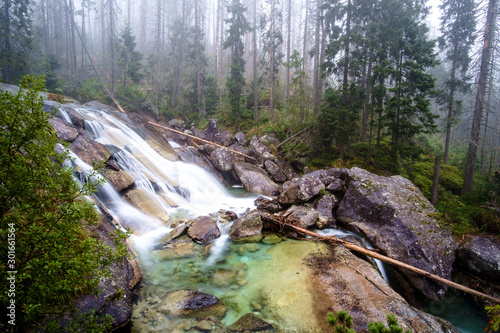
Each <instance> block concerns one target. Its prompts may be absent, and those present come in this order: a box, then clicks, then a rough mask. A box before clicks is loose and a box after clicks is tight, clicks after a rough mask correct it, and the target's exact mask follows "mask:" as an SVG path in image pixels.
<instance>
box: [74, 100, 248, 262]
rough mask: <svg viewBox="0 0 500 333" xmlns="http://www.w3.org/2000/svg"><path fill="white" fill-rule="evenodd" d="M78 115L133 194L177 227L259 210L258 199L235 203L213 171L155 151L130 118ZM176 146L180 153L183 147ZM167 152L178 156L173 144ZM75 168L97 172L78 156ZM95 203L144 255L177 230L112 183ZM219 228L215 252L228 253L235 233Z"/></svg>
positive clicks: (83, 110) (83, 111) (85, 111)
mask: <svg viewBox="0 0 500 333" xmlns="http://www.w3.org/2000/svg"><path fill="white" fill-rule="evenodd" d="M76 111H77V112H78V113H79V114H80V115H81V116H82V117H83V118H84V119H85V129H86V130H87V131H88V132H89V133H90V135H91V136H92V137H93V139H94V140H96V141H97V142H99V143H101V144H103V145H105V146H106V147H107V148H108V149H109V150H110V151H111V153H112V156H113V160H114V162H115V163H116V164H117V165H118V166H119V168H120V169H121V170H123V171H124V172H126V173H127V174H128V175H129V176H131V177H132V178H133V180H134V188H133V190H134V191H140V194H141V196H143V201H145V202H146V203H147V204H148V205H153V206H154V207H155V209H156V212H158V211H159V212H160V213H162V214H164V216H170V217H171V221H173V220H174V219H175V218H189V219H191V218H196V217H198V216H201V215H209V214H214V213H216V212H218V211H220V210H231V211H234V212H235V213H236V214H238V215H241V214H243V213H244V212H245V211H246V210H247V209H248V208H253V207H255V204H254V200H255V196H249V197H246V198H238V197H235V196H233V195H231V194H230V193H229V192H228V190H227V189H226V188H225V187H224V186H223V185H222V184H220V183H219V181H218V180H217V179H215V178H214V177H213V176H212V175H211V174H210V173H209V172H208V171H207V170H205V169H203V168H201V167H199V166H196V165H192V164H188V163H185V162H182V161H177V160H173V161H172V160H170V159H168V158H166V157H164V156H163V155H162V154H161V153H160V152H159V151H157V150H156V149H154V148H153V147H152V146H151V145H150V143H149V142H150V141H151V140H154V139H152V138H148V137H147V135H146V134H144V133H142V132H141V131H140V130H138V129H132V127H133V124H131V123H130V122H129V121H128V119H127V118H126V115H122V114H118V115H117V116H115V115H113V114H111V113H106V112H103V111H101V110H97V109H95V108H92V107H79V108H76ZM118 116H120V117H121V118H122V119H119V118H118ZM68 118H69V117H68ZM175 146H176V147H179V145H178V144H175ZM164 147H165V149H170V152H171V154H172V155H175V154H176V153H175V151H174V150H173V148H171V147H168V144H166V143H165V144H164ZM72 163H73V164H74V165H75V166H76V167H77V168H78V169H79V170H81V172H82V174H84V177H86V176H87V175H88V174H89V173H90V172H91V167H90V166H89V165H87V164H86V163H85V162H83V161H82V160H81V159H80V158H78V157H77V156H76V155H73V162H72ZM95 197H96V199H97V200H98V201H99V203H100V204H101V205H102V206H103V207H104V208H105V209H106V210H107V211H108V212H109V213H110V214H111V215H112V216H113V217H114V218H115V219H116V221H117V222H118V223H119V224H120V225H121V226H122V227H124V228H130V229H132V230H133V231H134V233H135V235H134V236H133V237H132V242H133V243H134V246H135V247H137V250H138V252H139V253H141V252H142V250H144V251H145V252H144V253H146V252H147V249H149V248H150V246H151V244H154V243H155V242H156V241H157V239H158V237H161V235H163V234H165V233H166V232H168V231H170V230H171V229H170V228H169V227H168V225H169V223H170V222H168V221H166V220H165V219H163V218H162V219H160V218H159V216H158V215H156V216H155V215H154V214H149V213H148V211H147V210H144V209H143V210H144V211H145V212H143V211H141V210H140V209H138V208H136V207H134V206H133V205H132V204H130V203H129V202H128V201H127V200H125V199H124V198H123V196H122V195H120V194H119V193H118V192H117V191H116V190H115V189H114V188H113V186H112V185H111V184H109V183H105V184H103V185H101V186H99V189H98V193H97V194H96V195H95ZM219 228H220V229H221V233H222V235H223V236H222V237H221V239H219V240H217V242H216V244H214V246H213V251H215V252H217V253H219V251H221V252H220V253H222V252H223V249H224V247H225V242H227V241H228V239H229V237H228V232H229V229H227V228H228V227H227V226H224V225H222V224H220V223H219ZM226 229H227V230H226Z"/></svg>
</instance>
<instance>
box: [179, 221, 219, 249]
mask: <svg viewBox="0 0 500 333" xmlns="http://www.w3.org/2000/svg"><path fill="white" fill-rule="evenodd" d="M187 232H188V235H189V237H191V238H192V239H193V240H194V241H196V242H200V243H202V244H208V243H211V242H213V241H214V240H215V239H217V238H219V236H220V230H219V228H218V227H217V223H215V221H214V220H213V219H211V218H210V217H208V216H200V217H198V218H197V219H195V220H193V222H192V223H191V225H190V226H189V229H188V231H187Z"/></svg>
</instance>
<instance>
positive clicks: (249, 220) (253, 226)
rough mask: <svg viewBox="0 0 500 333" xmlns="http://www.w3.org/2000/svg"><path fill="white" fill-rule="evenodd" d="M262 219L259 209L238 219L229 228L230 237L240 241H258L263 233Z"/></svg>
mask: <svg viewBox="0 0 500 333" xmlns="http://www.w3.org/2000/svg"><path fill="white" fill-rule="evenodd" d="M262 226H263V223H262V220H261V218H260V215H259V213H258V212H257V211H253V212H251V213H249V214H247V215H245V216H243V217H241V218H239V219H237V220H236V221H235V222H234V223H233V225H232V226H231V229H230V230H229V237H230V238H231V239H232V240H233V241H235V242H238V243H251V242H258V241H259V240H261V239H262V237H264V236H263V235H262Z"/></svg>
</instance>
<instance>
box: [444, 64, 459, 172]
mask: <svg viewBox="0 0 500 333" xmlns="http://www.w3.org/2000/svg"><path fill="white" fill-rule="evenodd" d="M456 72H457V61H456V60H455V59H453V61H452V64H451V72H450V80H451V82H455V78H456ZM454 106H455V85H454V84H452V85H451V89H450V96H449V99H448V115H447V117H446V134H445V138H444V158H443V162H444V164H448V158H449V155H450V141H451V127H452V124H453V109H454Z"/></svg>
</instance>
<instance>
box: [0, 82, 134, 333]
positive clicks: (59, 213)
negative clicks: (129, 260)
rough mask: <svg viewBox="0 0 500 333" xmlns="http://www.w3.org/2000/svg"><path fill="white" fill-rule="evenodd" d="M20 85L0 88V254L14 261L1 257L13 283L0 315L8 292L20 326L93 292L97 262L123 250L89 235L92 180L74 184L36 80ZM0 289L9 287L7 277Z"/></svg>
mask: <svg viewBox="0 0 500 333" xmlns="http://www.w3.org/2000/svg"><path fill="white" fill-rule="evenodd" d="M20 86H21V89H20V91H19V92H18V93H17V94H11V93H9V92H1V93H0V238H1V239H2V242H1V244H2V246H1V247H0V256H1V257H2V258H7V257H8V251H11V250H12V248H11V247H14V248H15V259H13V261H9V262H8V261H7V260H2V261H1V263H0V270H1V271H2V272H6V271H14V273H10V274H11V275H12V276H15V287H16V288H15V296H14V295H10V296H9V294H8V293H6V292H3V293H2V294H1V296H0V297H1V298H0V299H1V301H0V302H1V303H0V308H1V309H2V311H1V312H2V313H7V311H6V310H7V305H8V304H10V303H11V299H13V298H12V297H13V296H14V299H15V306H16V325H17V326H18V327H19V328H21V329H23V328H27V327H29V326H31V325H34V323H41V322H42V320H44V318H46V316H48V315H50V316H51V317H53V318H57V317H59V316H61V315H62V314H64V313H65V312H67V311H68V310H71V309H72V305H71V303H70V302H71V300H73V299H75V298H76V297H79V296H81V295H87V294H90V293H96V292H97V290H96V286H97V284H98V282H99V279H100V277H102V276H104V275H105V274H106V270H105V267H106V266H107V265H109V264H111V263H112V262H114V261H115V260H118V259H120V258H122V255H123V254H124V253H125V252H124V246H123V245H122V246H120V247H119V248H118V249H117V251H116V252H114V251H113V250H112V248H110V247H108V246H105V245H104V244H102V243H101V242H100V241H99V240H97V239H96V238H94V237H92V227H93V226H94V225H96V224H97V223H98V221H99V218H98V215H97V213H96V210H95V207H94V206H93V204H92V203H90V202H89V201H88V200H85V198H84V196H85V195H89V194H91V193H92V192H93V191H95V189H96V186H97V185H98V182H95V181H89V182H87V183H86V184H84V185H82V186H80V185H78V184H77V183H76V182H74V180H73V177H72V173H73V170H72V169H71V168H67V167H65V166H64V163H63V162H64V161H65V160H67V159H68V153H65V152H62V153H60V154H59V153H57V152H56V148H57V146H58V145H59V144H60V142H59V140H58V139H57V137H56V136H55V134H54V132H53V130H52V127H51V125H50V123H49V122H48V118H49V117H50V116H52V114H48V113H45V112H44V111H43V110H42V106H43V100H42V99H41V97H40V96H39V95H38V91H40V90H41V89H42V87H43V83H42V81H41V80H39V79H34V78H30V77H27V78H23V79H22V80H21V83H20ZM58 150H60V149H58ZM119 238H120V236H119V235H117V239H119ZM7 240H9V242H7ZM7 244H9V246H7ZM7 265H9V266H7ZM0 289H1V290H3V291H7V290H9V281H8V280H7V279H2V280H1V281H0ZM3 320H6V317H5V316H4V317H3V319H2V321H3Z"/></svg>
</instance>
